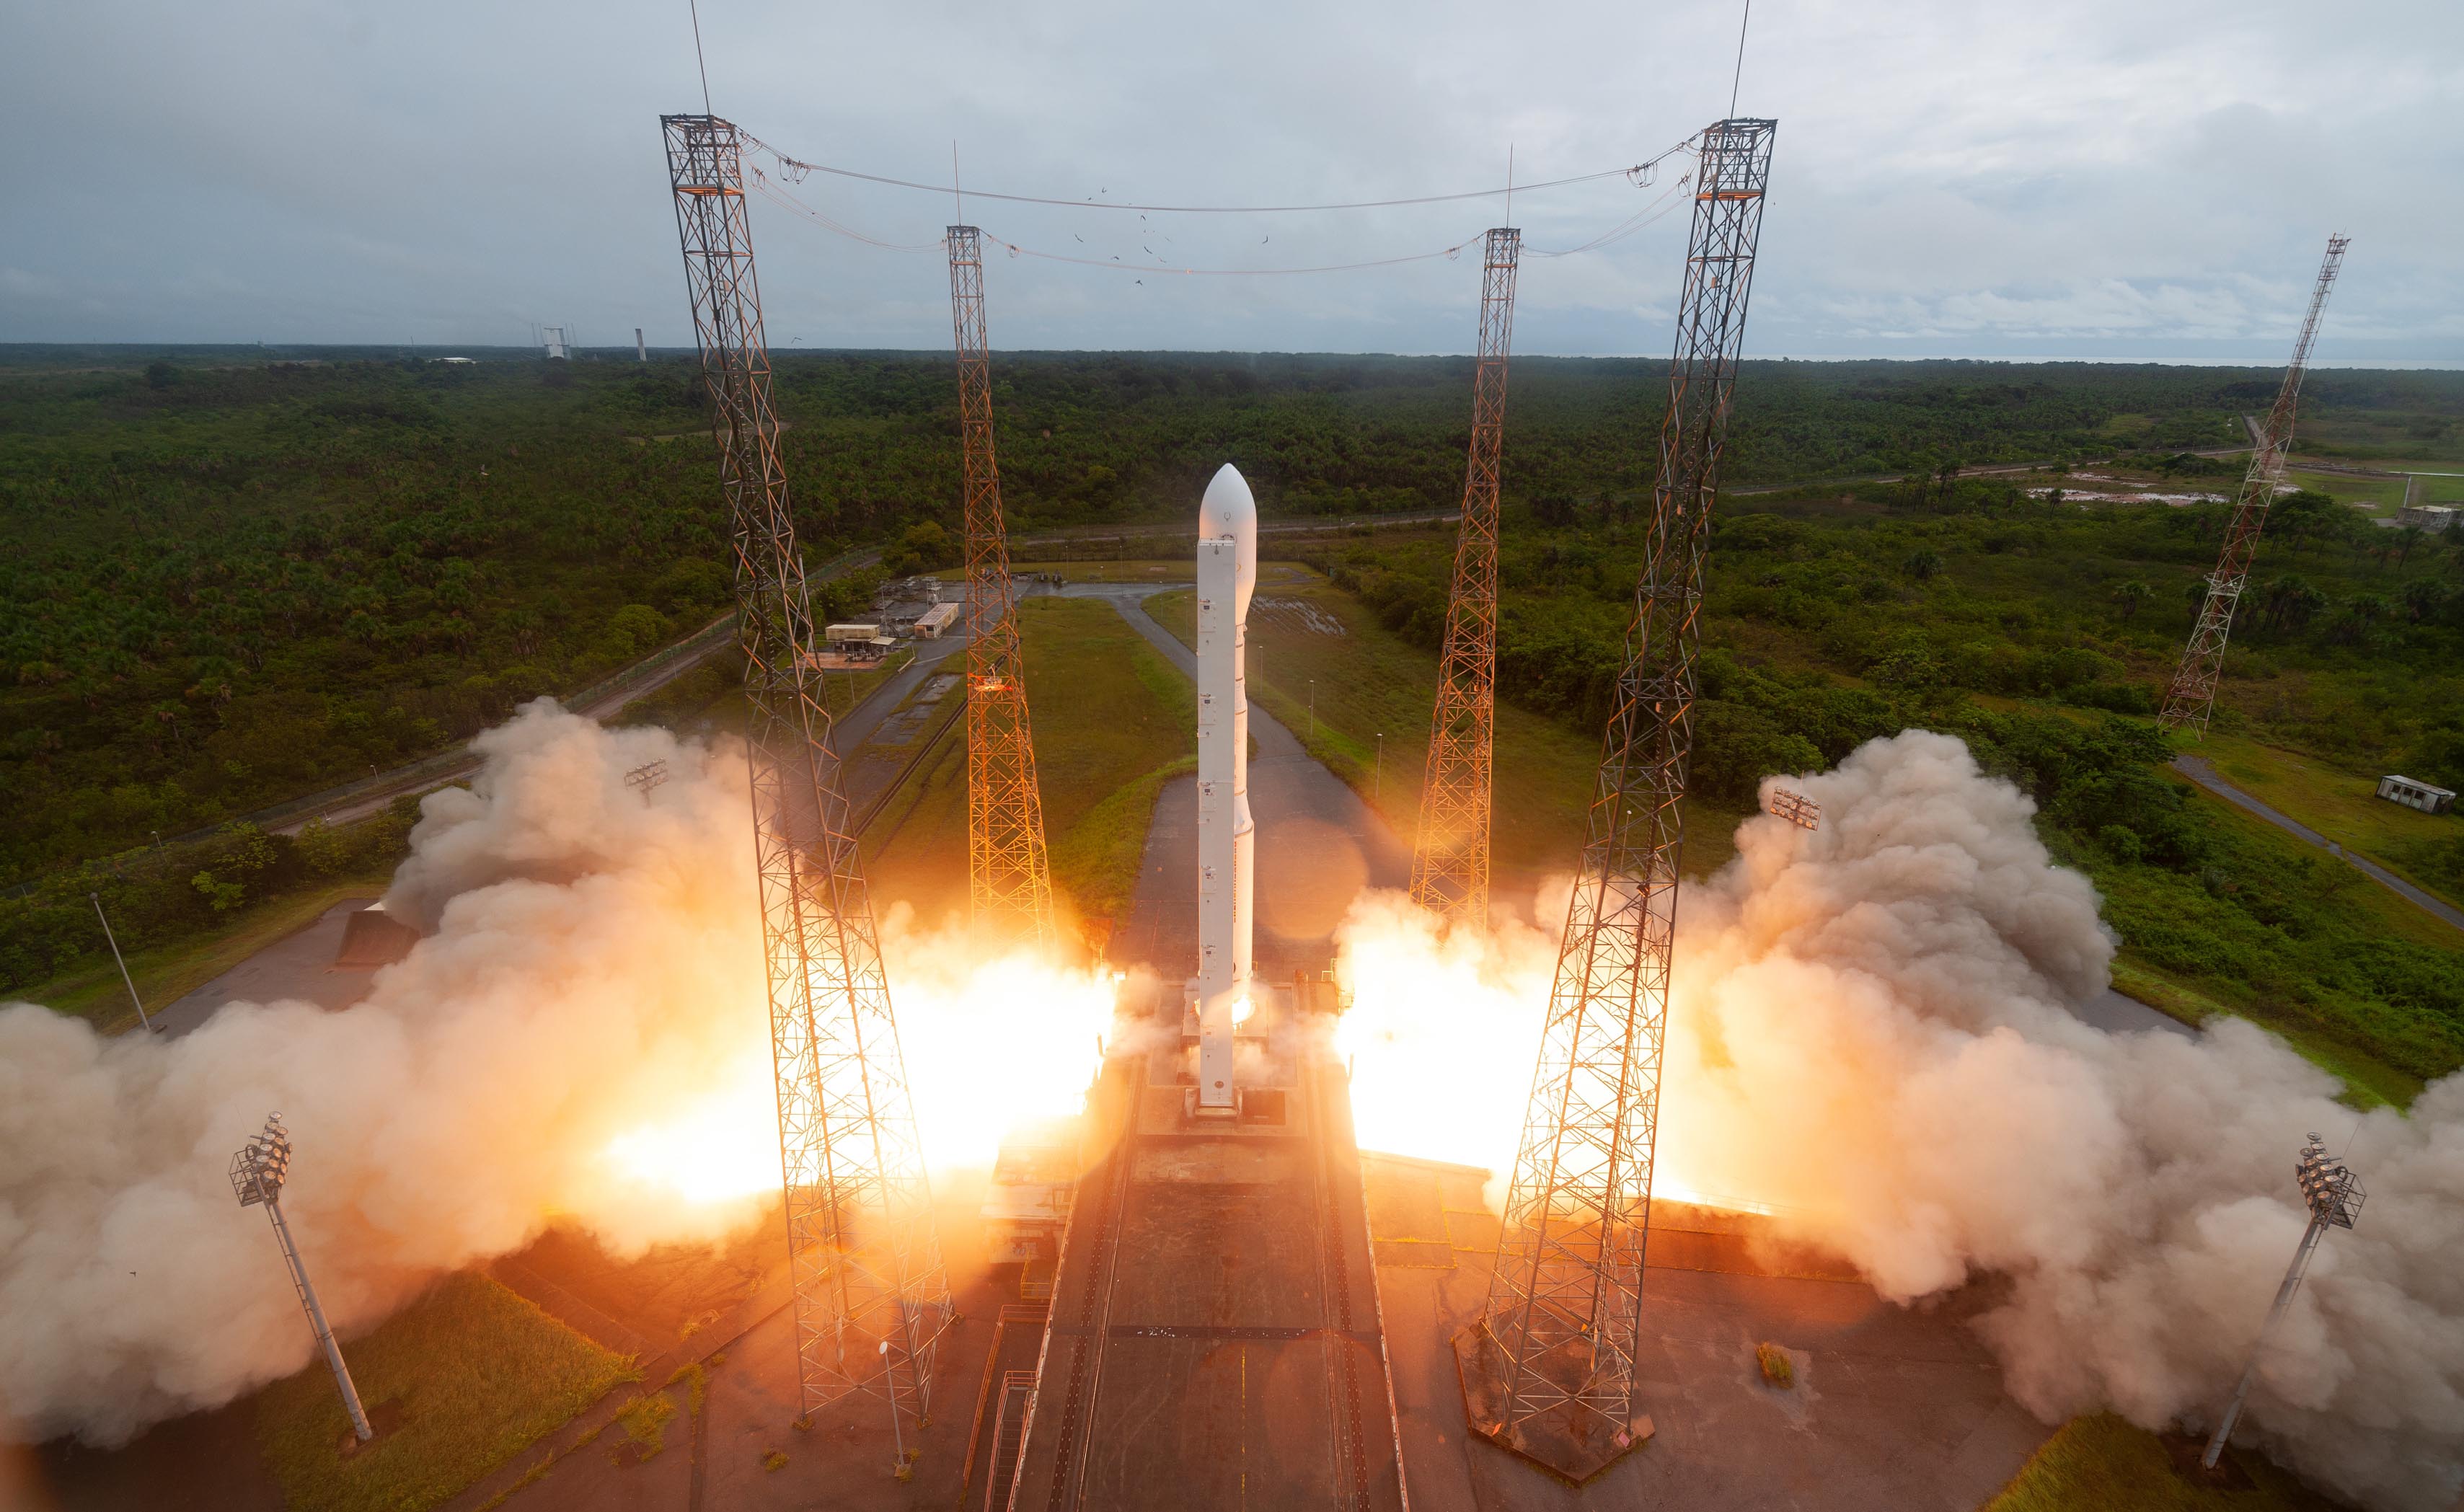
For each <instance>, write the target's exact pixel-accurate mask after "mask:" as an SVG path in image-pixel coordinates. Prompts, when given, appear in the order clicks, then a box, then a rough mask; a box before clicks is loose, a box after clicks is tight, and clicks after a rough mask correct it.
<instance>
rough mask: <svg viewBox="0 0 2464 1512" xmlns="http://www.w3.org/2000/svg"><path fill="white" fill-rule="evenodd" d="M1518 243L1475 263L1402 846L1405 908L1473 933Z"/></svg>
mask: <svg viewBox="0 0 2464 1512" xmlns="http://www.w3.org/2000/svg"><path fill="white" fill-rule="evenodd" d="M1522 250H1523V233H1522V232H1521V231H1519V230H1514V229H1513V228H1511V227H1500V228H1498V229H1497V230H1492V231H1490V232H1489V233H1488V240H1487V251H1486V252H1485V255H1484V257H1483V259H1482V274H1481V288H1480V362H1479V365H1478V366H1477V367H1475V368H1474V369H1473V370H1472V383H1471V449H1470V460H1469V461H1468V462H1467V463H1466V464H1465V466H1464V470H1463V524H1462V526H1461V528H1460V529H1459V530H1458V531H1457V532H1456V536H1455V579H1454V589H1453V592H1452V594H1451V595H1450V596H1449V597H1448V599H1447V600H1446V634H1445V643H1444V648H1443V649H1442V650H1441V652H1440V653H1439V656H1438V700H1437V706H1436V708H1435V709H1434V710H1432V711H1431V712H1430V715H1429V762H1428V770H1427V776H1426V777H1425V778H1424V779H1423V780H1422V782H1421V785H1420V827H1419V834H1418V836H1417V837H1416V839H1415V841H1414V844H1413V846H1412V901H1413V902H1415V903H1417V904H1419V906H1420V907H1422V908H1424V909H1429V910H1430V911H1432V912H1434V913H1437V914H1439V915H1441V916H1442V917H1444V918H1447V919H1450V920H1459V921H1461V922H1463V923H1465V924H1468V925H1470V926H1471V927H1472V928H1474V929H1485V928H1487V926H1488V836H1489V824H1490V821H1491V815H1492V811H1493V798H1492V793H1491V776H1492V771H1491V760H1492V753H1493V751H1494V749H1495V735H1496V721H1497V464H1498V451H1499V449H1500V447H1501V446H1502V445H1503V444H1504V441H1505V437H1506V362H1507V352H1508V350H1509V348H1510V347H1511V346H1512V345H1513V334H1514V270H1515V262H1516V260H1517V259H1518V258H1519V257H1520V256H1521V254H1522Z"/></svg>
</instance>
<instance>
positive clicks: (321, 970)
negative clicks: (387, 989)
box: [149, 897, 376, 1040]
mask: <svg viewBox="0 0 2464 1512" xmlns="http://www.w3.org/2000/svg"><path fill="white" fill-rule="evenodd" d="M375 901H376V899H374V898H372V897H369V898H345V899H343V900H342V901H341V902H340V903H337V904H335V905H334V906H333V907H332V908H330V909H326V910H325V911H324V912H323V913H320V914H319V915H318V916H317V919H316V922H315V923H313V924H310V925H308V926H306V927H305V928H303V929H298V930H295V931H292V932H291V933H289V934H286V935H284V936H283V937H282V938H280V939H278V940H276V941H275V942H274V943H273V944H271V945H269V946H267V947H266V948H265V949H263V950H261V951H259V952H257V953H255V954H253V955H252V956H250V957H249V958H248V959H246V960H244V961H242V962H240V963H239V964H238V965H237V966H234V967H232V968H231V970H230V971H227V972H225V973H223V974H222V975H220V976H217V977H215V978H214V979H213V980H212V981H209V982H208V983H206V984H205V985H204V986H203V987H200V988H198V989H197V990H196V991H194V992H192V993H188V994H187V995H186V996H184V997H176V998H174V999H172V1000H171V1002H170V1003H169V1004H168V1005H167V1006H165V1007H162V1008H156V1009H151V1010H149V1012H150V1013H151V1014H152V1016H153V1019H154V1024H155V1027H156V1028H157V1029H158V1030H159V1031H160V1032H161V1033H162V1035H163V1036H164V1038H165V1039H169V1040H177V1039H179V1038H180V1037H181V1036H182V1035H186V1034H192V1033H194V1032H195V1031H196V1030H197V1028H198V1027H199V1026H201V1025H202V1024H204V1023H205V1021H206V1020H207V1019H210V1018H212V1017H213V1016H214V1015H215V1014H216V1013H217V1012H219V1011H220V1010H221V1008H222V1006H223V1004H225V1003H227V1002H234V1001H247V1002H257V1003H270V1002H275V1001H279V1000H281V999H283V998H287V997H296V998H298V999H300V1000H301V1001H304V1002H312V1003H315V1004H317V1005H318V1006H319V1007H320V1008H323V1009H326V1010H328V1011H329V1012H330V1011H332V1010H336V1009H341V1008H348V1007H350V1006H351V1005H352V1004H353V1003H356V1002H358V1001H359V1000H360V999H361V998H363V997H366V996H367V995H368V983H369V981H370V980H371V979H373V978H374V977H375V975H376V972H375V971H374V970H373V969H370V970H366V971H360V970H354V969H349V968H344V967H338V966H336V965H335V964H334V957H335V956H336V955H337V954H340V953H341V949H342V927H343V923H344V921H345V920H347V919H348V918H349V917H350V916H351V915H352V914H353V913H354V912H356V911H358V910H359V909H364V908H366V907H367V906H368V905H369V904H371V903H374V902H375Z"/></svg>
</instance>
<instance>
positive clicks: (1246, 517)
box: [1198, 462, 1258, 538]
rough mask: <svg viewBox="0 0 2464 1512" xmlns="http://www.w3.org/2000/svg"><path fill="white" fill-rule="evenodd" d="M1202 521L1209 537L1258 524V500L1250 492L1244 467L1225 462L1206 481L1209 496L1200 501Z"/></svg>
mask: <svg viewBox="0 0 2464 1512" xmlns="http://www.w3.org/2000/svg"><path fill="white" fill-rule="evenodd" d="M1198 519H1199V525H1200V527H1202V530H1201V533H1202V534H1203V535H1205V536H1207V537H1210V538H1213V537H1224V536H1239V535H1243V534H1245V533H1248V532H1250V531H1254V530H1255V529H1256V528H1257V523H1258V501H1257V499H1256V498H1255V497H1254V496H1253V495H1252V494H1251V493H1249V480H1248V479H1247V478H1244V477H1243V476H1242V475H1241V470H1240V469H1239V468H1236V467H1234V466H1233V465H1232V464H1231V463H1229V462H1226V463H1224V464H1223V466H1221V468H1218V469H1217V470H1216V472H1215V476H1214V478H1213V480H1212V481H1210V482H1209V483H1208V484H1207V485H1206V496H1205V497H1204V498H1202V499H1200V500H1199V505H1198Z"/></svg>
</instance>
